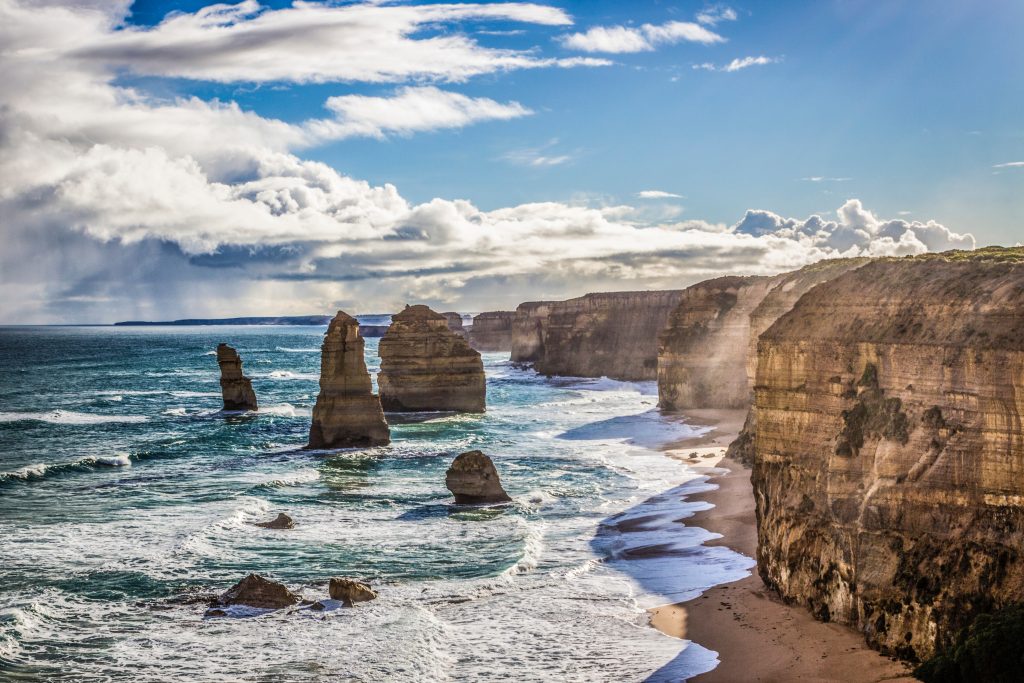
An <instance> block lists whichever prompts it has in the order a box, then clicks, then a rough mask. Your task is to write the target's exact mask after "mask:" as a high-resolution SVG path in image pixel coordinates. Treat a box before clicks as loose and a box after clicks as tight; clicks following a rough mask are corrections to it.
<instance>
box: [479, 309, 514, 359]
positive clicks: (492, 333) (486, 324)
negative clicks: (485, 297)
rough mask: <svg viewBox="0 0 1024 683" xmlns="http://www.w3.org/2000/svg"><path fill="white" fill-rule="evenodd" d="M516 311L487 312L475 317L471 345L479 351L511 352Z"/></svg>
mask: <svg viewBox="0 0 1024 683" xmlns="http://www.w3.org/2000/svg"><path fill="white" fill-rule="evenodd" d="M515 317H516V313H515V311H486V312H484V313H480V314H479V315H476V316H474V317H473V325H472V327H470V329H469V344H470V346H472V347H473V348H474V349H476V350H477V351H511V350H512V321H513V320H514V319H515Z"/></svg>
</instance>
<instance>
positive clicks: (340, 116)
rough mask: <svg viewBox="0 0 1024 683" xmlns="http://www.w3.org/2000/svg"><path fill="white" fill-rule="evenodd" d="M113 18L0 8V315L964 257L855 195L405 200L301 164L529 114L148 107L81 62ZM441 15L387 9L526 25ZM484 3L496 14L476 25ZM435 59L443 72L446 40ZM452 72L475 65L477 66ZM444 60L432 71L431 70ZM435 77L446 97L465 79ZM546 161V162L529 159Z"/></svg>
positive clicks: (375, 106)
mask: <svg viewBox="0 0 1024 683" xmlns="http://www.w3.org/2000/svg"><path fill="white" fill-rule="evenodd" d="M115 6H116V5H114V4H113V3H111V4H107V3H95V4H93V5H91V6H86V5H80V4H78V3H69V4H67V5H61V4H60V3H51V4H49V5H45V6H43V5H39V4H35V3H34V4H33V5H32V7H31V8H29V7H28V6H27V5H26V4H22V3H21V2H15V0H0V68H2V73H3V78H4V85H5V87H4V88H3V89H2V90H0V176H2V177H3V178H4V181H5V182H4V183H3V184H0V215H3V216H4V220H3V223H2V225H0V231H2V236H3V239H4V249H3V250H2V251H0V287H2V291H3V294H4V296H3V297H0V319H4V320H7V321H20V322H59V321H109V320H112V319H117V318H160V317H186V316H191V315H208V316H217V315H230V314H235V315H245V314H260V313H281V314H284V313H309V312H328V311H331V310H333V309H335V308H338V307H343V308H349V309H351V310H352V311H353V312H369V311H373V310H378V311H387V310H395V309H397V308H398V306H399V305H400V304H402V303H404V302H405V301H416V300H426V301H427V302H428V303H439V302H444V303H446V304H447V305H449V306H450V307H453V308H455V307H458V308H462V309H468V310H474V309H476V310H480V309H482V308H484V307H509V306H514V305H515V304H516V303H518V302H519V301H522V300H526V299H531V298H537V297H541V296H554V297H565V296H572V295H576V294H580V293H582V292H583V291H587V290H595V289H605V290H609V289H635V288H645V287H679V286H683V285H686V284H689V283H691V282H694V281H696V280H699V279H702V278H704V277H708V276H710V275H716V274H721V273H724V272H778V271H780V270H784V269H787V268H793V267H797V266H800V265H803V264H805V263H808V262H811V261H814V260H817V259H819V258H824V257H828V256H840V255H857V254H876V253H918V252H921V251H924V250H926V249H941V248H946V247H948V246H969V245H971V244H973V238H971V237H970V236H969V235H958V234H956V233H953V232H952V231H950V230H948V229H947V228H945V227H944V226H942V225H939V224H937V223H934V222H928V223H919V222H906V221H902V220H882V219H879V218H876V217H875V216H874V215H873V214H872V213H871V212H869V211H867V210H866V209H864V208H863V207H862V206H861V204H860V202H858V201H856V200H851V201H850V202H847V203H846V204H845V205H844V206H843V207H842V208H841V209H840V211H839V214H838V218H837V219H835V220H825V219H823V218H819V217H816V216H815V217H811V218H808V219H805V220H795V219H783V218H781V217H779V216H777V215H776V214H774V213H771V212H766V211H751V212H748V213H747V215H746V216H745V217H744V218H743V220H741V221H740V222H739V223H737V224H736V225H732V226H730V225H720V224H714V223H707V222H703V221H699V220H688V221H677V222H671V221H673V220H676V218H674V217H671V218H669V217H666V216H669V214H665V215H664V216H662V217H661V218H658V219H652V218H651V216H652V215H653V214H651V213H645V212H644V211H643V209H638V208H636V207H632V206H628V205H616V204H613V203H610V202H609V203H608V205H605V206H596V205H594V204H592V203H583V202H581V203H565V202H542V203H528V204H522V205H518V206H510V207H504V208H498V209H493V210H483V209H481V208H479V207H477V206H475V205H474V204H472V203H471V202H468V201H465V200H458V199H444V198H435V199H432V200H430V201H427V202H423V203H419V204H415V203H412V202H410V201H408V200H407V199H406V198H405V197H403V196H402V194H401V193H400V191H399V189H398V188H396V187H394V186H393V185H390V184H383V185H371V184H369V183H367V182H365V181H362V180H359V179H356V178H351V177H349V176H346V175H344V174H342V173H340V172H339V171H338V170H336V169H334V168H331V167H330V166H327V165H325V164H323V163H319V162H314V161H309V160H305V159H302V158H301V157H300V156H298V154H297V152H298V151H299V150H302V149H304V148H306V147H309V146H312V145H316V144H319V142H322V141H323V140H325V139H337V138H339V137H347V136H352V135H363V136H367V135H369V136H381V135H388V134H396V135H406V134H411V133H414V132H418V131H423V130H434V129H437V128H442V127H448V128H450V127H458V126H463V125H469V124H470V123H473V122H476V121H481V120H501V119H507V118H513V117H516V116H522V115H526V114H527V113H529V112H528V110H527V109H526V107H524V106H523V105H520V104H518V103H515V102H508V103H501V102H497V101H494V100H490V99H485V98H470V97H467V96H463V95H461V94H458V93H454V92H450V91H447V90H442V89H440V88H437V87H436V86H433V85H423V84H419V85H418V86H411V85H406V86H400V87H399V88H398V90H396V91H394V92H391V93H388V94H386V95H383V96H369V95H339V96H337V97H335V98H332V99H330V100H328V102H327V105H326V106H327V111H329V112H330V113H331V116H330V117H327V118H323V119H316V120H311V121H306V122H302V123H297V124H295V123H287V122H284V121H279V120H276V119H272V118H267V117H263V116H260V115H258V114H256V113H254V112H251V111H246V110H244V109H242V108H241V107H239V106H238V105H237V104H235V103H230V102H218V101H206V100H202V99H199V98H195V97H192V98H181V99H172V100H167V99H160V98H156V97H154V96H152V95H149V94H147V93H146V92H144V91H141V90H138V89H134V88H129V87H124V86H120V85H117V81H116V76H117V74H118V73H119V72H120V70H121V68H122V67H123V63H122V61H121V57H119V56H117V55H113V56H111V57H109V59H106V58H102V57H101V56H100V55H99V54H98V53H97V52H96V50H95V48H96V46H99V45H103V44H104V43H105V42H107V41H110V43H111V44H112V45H113V44H117V43H118V41H119V40H121V38H120V37H118V36H116V35H114V34H117V33H119V32H122V31H125V29H119V28H118V26H119V25H120V22H121V21H122V20H123V17H124V12H125V11H127V3H121V5H120V6H119V7H120V9H119V10H118V11H120V12H121V14H117V12H115V11H113V10H111V9H110V8H111V7H115ZM353 7H358V8H359V9H360V10H361V11H362V10H366V11H369V10H378V9H391V8H392V6H377V5H373V6H367V5H359V6H353ZM452 7H453V6H432V5H417V6H416V7H415V8H409V7H396V8H395V9H396V10H401V11H403V12H404V11H405V10H410V9H414V10H415V14H416V16H418V17H422V16H429V15H430V12H440V13H441V14H440V15H437V16H441V17H449V18H450V17H451V16H452V15H451V14H450V13H451V12H456V11H464V12H475V13H477V14H474V15H473V16H481V14H480V13H486V12H488V11H502V12H506V13H514V12H520V11H522V12H525V13H527V14H529V13H532V12H534V11H536V10H535V9H530V8H533V7H534V6H532V5H517V6H516V7H517V8H526V9H510V8H508V7H505V6H499V5H493V6H490V5H489V6H485V8H484V9H481V8H480V7H479V6H475V5H466V6H464V5H456V6H454V8H455V9H452ZM495 7H505V9H502V10H493V9H486V8H495ZM349 8H350V7H349V6H345V7H324V6H321V5H311V4H308V3H307V4H302V5H299V6H297V7H296V8H295V9H296V11H299V10H302V11H303V12H304V11H306V10H307V9H313V10H318V11H319V10H321V9H331V10H334V9H339V10H340V9H349ZM29 9H31V11H29ZM281 12H284V10H282V11H281ZM197 14H198V13H197ZM291 16H302V13H301V12H299V13H298V14H297V15H289V14H279V13H277V12H270V11H267V10H263V9H260V8H257V7H256V6H255V5H253V4H252V3H242V4H241V5H233V6H228V5H222V6H216V7H214V8H212V9H208V11H206V14H203V15H202V16H198V17H197V16H196V15H182V16H177V17H172V18H170V19H167V20H165V22H164V23H163V24H161V25H160V26H164V25H165V24H168V23H169V22H172V21H173V22H182V23H181V24H175V26H177V27H178V28H175V29H174V35H175V36H177V38H176V40H177V41H179V42H180V45H179V44H178V43H177V42H176V43H175V45H176V46H177V47H176V49H179V48H180V49H182V50H184V47H183V46H187V45H189V44H191V43H189V42H188V41H186V40H185V39H184V38H183V37H182V36H186V35H190V33H189V31H192V32H194V33H195V36H194V40H195V47H196V50H195V52H196V54H195V55H193V56H192V57H191V59H192V60H193V61H192V62H191V63H189V62H188V60H186V61H185V62H184V63H183V64H182V65H180V67H178V68H179V72H178V75H183V74H186V73H195V74H198V73H200V71H199V69H200V66H201V67H202V69H205V70H207V71H208V72H209V73H220V74H225V75H226V74H231V73H233V72H232V71H231V70H232V69H235V68H238V65H237V63H236V62H235V61H234V59H233V57H232V56H231V54H230V53H228V52H224V53H222V52H221V51H220V50H219V49H214V47H213V46H211V43H210V42H209V41H210V34H209V33H208V32H210V31H215V30H223V33H224V35H225V36H227V37H228V38H227V39H230V40H231V41H233V40H236V38H235V37H234V36H235V33H234V31H235V30H236V29H235V28H234V27H235V26H237V25H239V24H241V25H248V24H249V23H250V22H257V23H256V25H257V26H258V27H259V31H260V34H259V35H260V39H261V40H265V39H269V38H268V36H267V33H272V32H271V31H270V29H268V28H264V27H263V23H262V22H271V20H274V21H278V20H279V21H281V22H283V24H282V26H283V28H282V30H283V32H284V33H288V32H289V31H291V30H292V29H293V28H294V26H293V24H291V23H289V22H290V21H291V19H289V17H291ZM324 16H327V17H333V16H334V15H324ZM346 16H347V15H346ZM502 16H504V17H506V18H507V17H508V16H509V15H508V14H506V15H502ZM523 16H526V15H523ZM529 16H533V15H532V14H529ZM543 16H549V17H555V18H557V17H556V15H543ZM552 21H554V19H552ZM181 26H185V27H186V28H188V31H186V30H184V29H182V28H181ZM155 30H157V31H162V30H165V29H159V27H158V29H155ZM264 32H266V33H264ZM128 33H129V34H134V33H139V34H144V33H146V31H143V30H138V31H136V30H135V29H130V30H128ZM403 35H406V34H403ZM126 39H130V40H141V38H139V37H138V36H133V35H129V36H128V38H126ZM406 39H408V40H414V41H417V42H427V43H429V42H430V41H433V40H434V38H433V37H431V36H429V35H428V36H427V37H417V38H411V37H407V38H406ZM421 47H422V46H419V47H417V48H416V49H421ZM436 48H437V50H439V51H440V52H441V53H444V58H448V57H449V56H450V54H449V53H446V52H445V51H446V50H447V49H448V48H447V44H446V43H445V42H444V41H442V42H441V43H440V44H437V45H436ZM351 49H353V50H356V49H357V48H356V47H352V48H351ZM367 49H370V50H371V51H372V50H373V49H375V48H373V47H372V46H371V47H370V48H367ZM186 52H187V50H186ZM172 53H173V54H177V53H176V52H174V51H172V52H171V53H168V54H172ZM118 54H121V53H118ZM154 54H155V53H154ZM464 56H465V55H464ZM151 57H152V55H151ZM152 59H155V57H152ZM466 59H468V60H469V61H470V63H471V65H472V63H473V61H472V60H473V56H472V55H470V56H466ZM529 59H542V57H539V56H537V55H532V54H531V55H530V56H529ZM431 60H433V61H432V62H431ZM143 61H145V60H143ZM171 61H173V60H171V59H168V63H170V62H171ZM355 61H357V62H358V61H359V60H358V59H356V60H355ZM440 61H443V59H442V57H441V56H439V55H437V54H432V55H431V57H430V59H427V60H425V63H434V64H436V63H439V62H440ZM151 63H155V62H152V61H151ZM197 65H198V66H197ZM449 66H450V68H449V69H448V70H446V71H443V73H444V74H447V76H444V78H445V79H446V80H457V79H454V78H449V76H451V75H453V74H457V73H458V74H462V73H467V72H466V70H465V69H464V68H463V67H464V65H460V64H456V63H452V64H450V65H449ZM552 66H556V65H554V64H553V65H552ZM146 68H153V67H151V66H147V67H146ZM389 68H390V67H389ZM416 73H422V72H416ZM440 73H442V72H441V71H438V72H435V74H434V75H435V76H437V75H438V74H440ZM225 77H226V76H225ZM238 77H239V78H244V76H241V75H240V76H238ZM292 77H293V78H296V77H297V74H295V73H294V72H292ZM362 77H365V78H366V79H368V80H374V79H376V78H378V77H379V73H378V72H375V71H373V70H370V71H365V72H364V73H363V76H362ZM560 156H566V155H565V154H558V153H554V152H552V151H549V150H548V151H546V149H545V148H541V149H540V151H539V153H538V155H537V158H545V157H546V158H548V159H552V160H557V159H558V157H560ZM531 163H532V162H531ZM552 163H554V162H550V161H540V162H538V164H539V165H544V164H547V165H551V164H552ZM649 192H651V191H649Z"/></svg>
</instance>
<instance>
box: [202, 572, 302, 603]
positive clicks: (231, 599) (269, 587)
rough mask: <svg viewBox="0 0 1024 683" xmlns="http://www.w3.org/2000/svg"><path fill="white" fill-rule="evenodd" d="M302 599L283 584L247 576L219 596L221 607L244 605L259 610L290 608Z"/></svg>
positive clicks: (252, 575)
mask: <svg viewBox="0 0 1024 683" xmlns="http://www.w3.org/2000/svg"><path fill="white" fill-rule="evenodd" d="M301 599H302V598H301V597H300V596H299V595H298V594H297V593H293V592H292V591H290V590H288V587H287V586H285V585H284V584H283V583H278V582H277V581H271V580H270V579H265V578H263V577H262V576H260V575H259V574H249V576H247V577H245V578H244V579H242V580H241V581H239V582H238V583H236V584H235V585H234V586H232V587H231V588H229V589H228V590H227V591H226V592H225V593H224V594H223V595H221V596H220V599H219V602H220V604H221V605H245V606H247V607H258V608H261V609H281V608H283V607H291V606H292V605H294V604H296V603H297V602H299V601H300V600H301Z"/></svg>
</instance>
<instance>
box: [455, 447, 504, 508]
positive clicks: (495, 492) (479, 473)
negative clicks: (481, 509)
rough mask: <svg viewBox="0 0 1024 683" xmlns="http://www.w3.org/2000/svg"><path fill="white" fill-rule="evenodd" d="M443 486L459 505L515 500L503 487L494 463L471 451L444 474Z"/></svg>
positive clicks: (457, 458)
mask: <svg viewBox="0 0 1024 683" xmlns="http://www.w3.org/2000/svg"><path fill="white" fill-rule="evenodd" d="M444 485H445V486H447V487H448V490H449V491H451V492H452V495H454V496H455V502H456V503H457V504H459V505H485V504H488V503H507V502H509V501H511V500H512V499H511V498H509V496H508V494H507V493H505V489H503V488H502V487H501V480H500V479H499V478H498V470H497V469H495V467H494V463H493V462H491V459H490V458H488V457H487V456H486V455H484V454H483V453H482V452H481V451H469V452H467V453H462V454H460V455H459V456H458V457H456V458H455V460H454V461H452V466H451V467H449V468H448V472H446V473H445V476H444Z"/></svg>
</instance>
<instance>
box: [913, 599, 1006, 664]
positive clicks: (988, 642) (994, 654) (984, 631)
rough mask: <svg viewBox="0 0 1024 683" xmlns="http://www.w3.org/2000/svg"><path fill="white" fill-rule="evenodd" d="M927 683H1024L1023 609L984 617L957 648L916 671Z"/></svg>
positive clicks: (981, 617) (974, 624) (980, 618)
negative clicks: (1019, 682)
mask: <svg viewBox="0 0 1024 683" xmlns="http://www.w3.org/2000/svg"><path fill="white" fill-rule="evenodd" d="M914 675H915V676H916V677H917V678H919V679H921V680H922V681H925V683H973V682H975V681H985V682H986V683H1013V682H1016V681H1021V680H1024V605H1013V606H1011V607H1006V608H1004V609H1002V610H1000V611H998V612H996V613H994V614H982V615H981V616H979V617H978V618H977V619H975V620H974V623H973V624H971V625H970V627H968V628H966V629H964V631H963V632H962V633H961V634H960V635H959V636H958V637H957V642H956V645H955V646H953V647H952V648H950V649H949V650H947V651H946V652H943V653H941V654H938V655H936V656H935V657H933V658H931V659H929V660H928V661H927V662H925V663H924V664H922V665H921V666H919V667H917V669H916V670H915V671H914Z"/></svg>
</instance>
